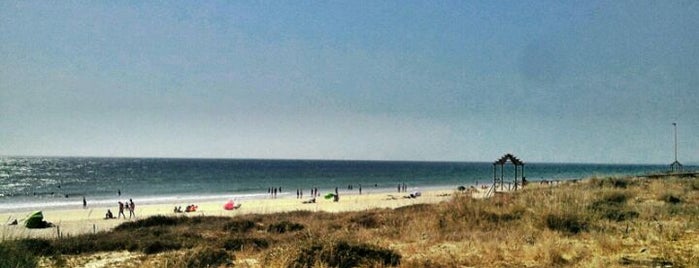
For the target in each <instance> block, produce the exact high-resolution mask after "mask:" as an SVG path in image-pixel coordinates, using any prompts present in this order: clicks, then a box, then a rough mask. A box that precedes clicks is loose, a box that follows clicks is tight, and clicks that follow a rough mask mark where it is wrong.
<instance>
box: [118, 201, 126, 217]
mask: <svg viewBox="0 0 699 268" xmlns="http://www.w3.org/2000/svg"><path fill="white" fill-rule="evenodd" d="M121 215H124V203H122V202H121V201H119V214H118V215H117V219H119V218H121ZM124 219H126V215H124Z"/></svg>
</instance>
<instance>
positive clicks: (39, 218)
mask: <svg viewBox="0 0 699 268" xmlns="http://www.w3.org/2000/svg"><path fill="white" fill-rule="evenodd" d="M44 225H45V224H44V214H42V213H41V211H36V212H34V213H32V214H31V215H29V218H27V219H26V220H25V221H24V226H26V227H27V228H43V227H44Z"/></svg>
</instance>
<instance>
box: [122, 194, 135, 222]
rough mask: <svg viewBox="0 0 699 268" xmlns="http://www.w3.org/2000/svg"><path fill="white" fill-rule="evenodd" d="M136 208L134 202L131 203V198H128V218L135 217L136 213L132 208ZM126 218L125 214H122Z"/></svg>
mask: <svg viewBox="0 0 699 268" xmlns="http://www.w3.org/2000/svg"><path fill="white" fill-rule="evenodd" d="M135 209H136V204H134V203H133V200H131V199H130V198H129V219H131V216H134V217H136V213H135V212H134V210H135ZM124 218H126V216H124Z"/></svg>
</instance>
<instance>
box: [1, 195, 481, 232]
mask: <svg viewBox="0 0 699 268" xmlns="http://www.w3.org/2000/svg"><path fill="white" fill-rule="evenodd" d="M372 190H374V191H371V192H366V191H364V192H362V194H361V195H360V194H359V193H358V191H356V190H355V191H352V192H348V191H345V192H343V191H342V190H341V191H340V192H339V193H340V200H339V202H333V201H332V200H326V199H324V198H323V195H324V194H325V192H321V191H319V194H320V196H319V197H317V198H316V203H310V204H304V203H303V201H306V200H309V199H310V198H311V197H310V196H307V195H304V198H303V199H297V198H295V196H294V195H291V194H286V195H284V196H281V197H277V198H270V197H268V196H267V195H266V194H265V195H264V197H262V198H255V199H247V200H246V199H238V200H236V201H234V202H236V203H237V204H238V203H239V204H241V205H242V206H241V207H240V208H238V209H235V210H230V211H229V210H224V209H223V205H224V204H225V203H226V202H227V201H228V200H229V199H233V198H219V197H218V196H214V197H211V196H208V197H207V196H202V197H200V198H199V199H194V200H186V201H185V200H181V201H178V203H173V202H171V201H168V202H154V203H148V202H140V201H139V200H134V202H135V203H136V210H135V214H136V217H134V218H133V219H128V218H127V219H123V218H122V219H104V216H105V213H106V212H107V209H110V210H111V211H112V213H113V214H114V216H115V217H116V216H118V215H117V214H118V208H117V206H116V204H115V205H113V206H106V205H105V206H93V207H88V208H82V207H81V206H80V207H78V206H74V207H73V208H50V209H43V210H41V211H42V212H43V215H44V220H45V221H48V222H51V223H53V224H54V227H50V228H44V229H29V228H26V227H24V224H23V221H22V220H23V219H24V218H26V217H27V216H28V215H29V214H30V213H32V212H34V211H36V210H20V211H11V212H0V224H2V225H1V226H0V241H2V240H9V239H19V238H56V237H58V236H59V235H61V236H70V235H78V234H85V233H93V232H94V233H96V232H101V231H108V230H111V229H113V228H114V227H116V226H117V225H119V224H121V223H123V222H127V221H133V220H138V219H145V218H147V217H150V216H155V215H164V216H175V215H178V216H226V217H235V216H237V215H245V214H271V213H277V212H292V211H311V212H320V211H324V212H330V213H334V212H345V211H362V210H370V209H381V208H389V209H392V208H397V207H403V206H408V205H415V204H425V203H438V202H442V201H446V200H448V199H449V198H451V196H452V195H453V194H455V193H456V192H458V191H457V189H456V186H454V187H446V186H444V187H442V186H439V187H437V186H435V187H422V188H421V189H410V188H409V189H408V191H407V192H401V193H398V192H397V190H396V189H393V190H394V191H392V192H391V191H376V190H375V189H372ZM387 190H388V189H387ZM414 191H420V192H421V193H422V195H421V196H420V197H417V198H406V196H407V195H409V194H410V193H412V192H414ZM484 193H485V191H477V194H480V195H482V194H484ZM127 199H128V198H127ZM234 200H235V199H234ZM189 204H195V205H197V206H198V209H197V211H196V212H190V213H186V212H185V213H175V212H173V210H174V207H175V206H182V209H184V208H185V207H186V206H187V205H189ZM75 207H78V208H75ZM124 213H125V214H126V215H127V217H128V214H129V212H128V211H127V210H125V212H124ZM14 219H17V220H18V221H19V224H18V225H9V223H10V222H11V221H12V220H14ZM59 232H60V233H59Z"/></svg>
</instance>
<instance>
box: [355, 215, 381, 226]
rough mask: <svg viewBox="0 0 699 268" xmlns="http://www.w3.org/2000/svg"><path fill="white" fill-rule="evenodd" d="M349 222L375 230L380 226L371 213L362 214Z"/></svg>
mask: <svg viewBox="0 0 699 268" xmlns="http://www.w3.org/2000/svg"><path fill="white" fill-rule="evenodd" d="M350 222H351V223H354V224H357V225H359V226H362V227H364V228H377V227H379V226H380V225H379V221H377V220H376V216H375V215H374V214H373V213H363V214H360V215H359V216H355V217H352V218H351V219H350Z"/></svg>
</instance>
